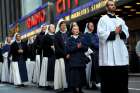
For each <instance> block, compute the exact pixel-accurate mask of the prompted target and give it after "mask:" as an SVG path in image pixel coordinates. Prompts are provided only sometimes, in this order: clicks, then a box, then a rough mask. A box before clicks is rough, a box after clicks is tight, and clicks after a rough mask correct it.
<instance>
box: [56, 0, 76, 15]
mask: <svg viewBox="0 0 140 93" xmlns="http://www.w3.org/2000/svg"><path fill="white" fill-rule="evenodd" d="M66 2H67V3H66ZM74 4H75V6H78V4H79V0H74ZM66 6H67V7H66ZM66 8H68V9H71V0H56V12H57V15H58V14H60V13H63V12H65V11H66Z"/></svg>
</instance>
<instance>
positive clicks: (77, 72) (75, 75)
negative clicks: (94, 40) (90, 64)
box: [67, 36, 87, 88]
mask: <svg viewBox="0 0 140 93" xmlns="http://www.w3.org/2000/svg"><path fill="white" fill-rule="evenodd" d="M80 42H81V43H82V38H81V37H78V38H74V37H73V36H72V37H70V38H69V40H68V44H67V45H68V46H67V47H68V48H67V52H68V53H69V54H70V58H69V64H70V70H69V86H70V87H73V88H79V87H82V86H84V85H85V84H86V73H85V68H86V62H84V57H85V55H84V52H85V51H87V47H86V46H84V44H82V47H81V48H77V44H78V43H80Z"/></svg>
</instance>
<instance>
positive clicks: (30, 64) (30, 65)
mask: <svg viewBox="0 0 140 93" xmlns="http://www.w3.org/2000/svg"><path fill="white" fill-rule="evenodd" d="M33 42H34V40H33V37H30V38H29V39H28V42H27V46H28V54H27V55H28V57H27V61H26V66H27V73H28V81H29V82H30V83H31V82H32V81H33V71H34V67H35V51H34V48H33Z"/></svg>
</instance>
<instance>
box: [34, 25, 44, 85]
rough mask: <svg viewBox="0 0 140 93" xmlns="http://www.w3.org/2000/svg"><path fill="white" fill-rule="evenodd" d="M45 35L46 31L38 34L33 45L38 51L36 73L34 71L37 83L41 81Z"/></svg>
mask: <svg viewBox="0 0 140 93" xmlns="http://www.w3.org/2000/svg"><path fill="white" fill-rule="evenodd" d="M42 26H43V25H42ZM42 26H41V28H42ZM44 35H45V32H40V33H39V34H38V35H37V37H36V39H35V41H34V43H33V46H34V48H35V51H36V59H35V68H34V73H33V82H34V83H37V84H38V83H39V79H40V71H41V63H42V49H41V45H42V41H43V37H44Z"/></svg>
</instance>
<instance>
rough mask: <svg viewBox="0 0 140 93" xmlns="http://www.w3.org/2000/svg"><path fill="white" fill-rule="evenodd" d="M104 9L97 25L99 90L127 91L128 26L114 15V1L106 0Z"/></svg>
mask: <svg viewBox="0 0 140 93" xmlns="http://www.w3.org/2000/svg"><path fill="white" fill-rule="evenodd" d="M106 9H107V14H106V15H104V16H102V17H101V18H100V20H99V22H98V26H97V32H98V36H99V66H100V73H101V92H102V93H128V65H129V56H128V50H127V47H126V45H125V41H126V40H127V38H128V37H129V33H128V27H127V25H126V24H125V22H124V20H123V19H122V18H120V17H117V16H116V15H115V11H116V4H115V2H114V1H112V0H109V1H107V3H106Z"/></svg>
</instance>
